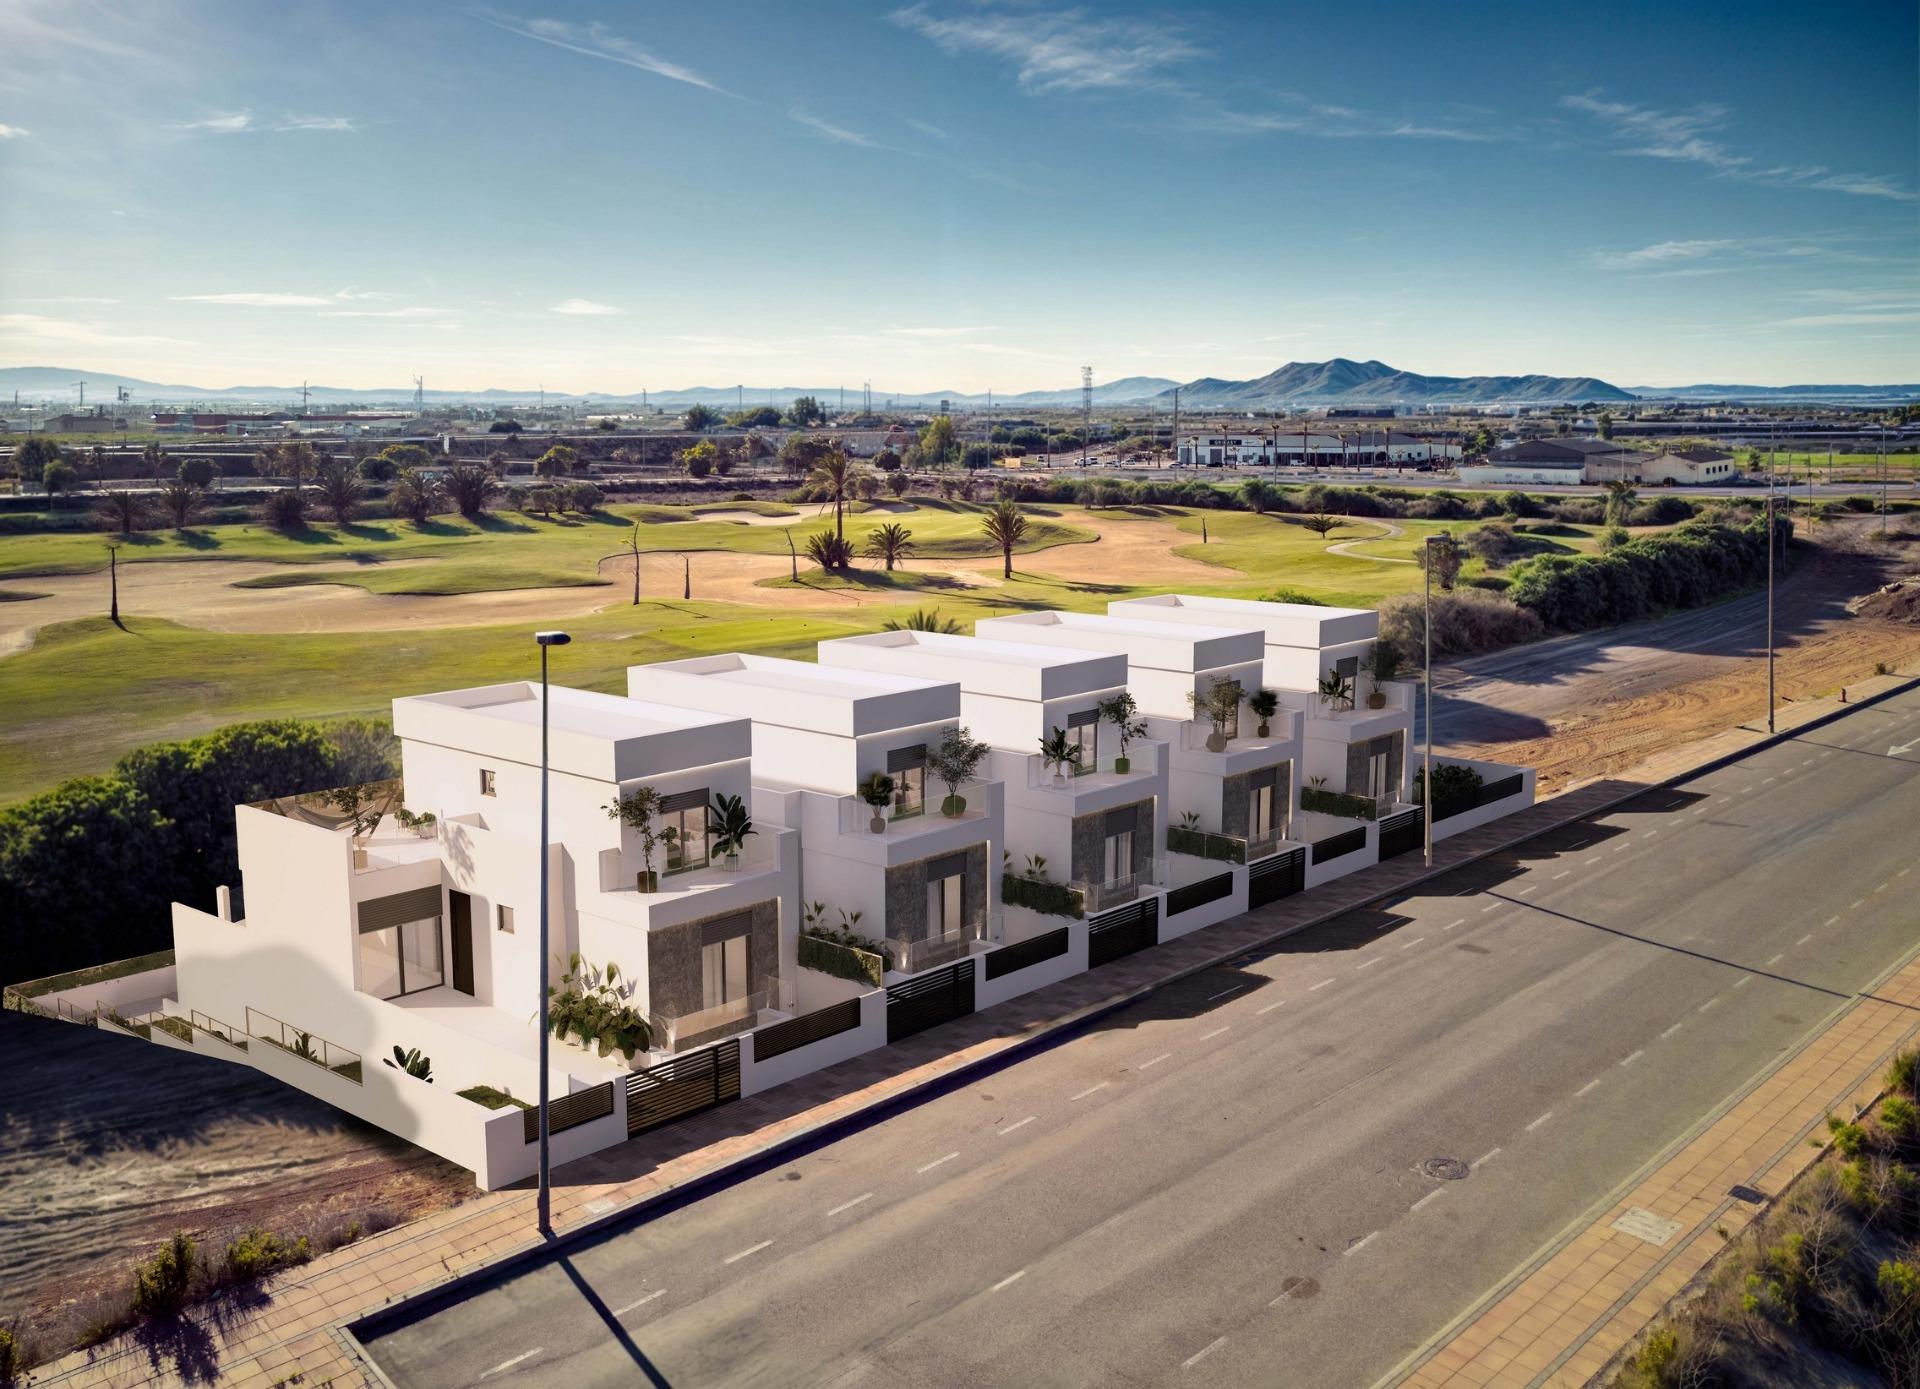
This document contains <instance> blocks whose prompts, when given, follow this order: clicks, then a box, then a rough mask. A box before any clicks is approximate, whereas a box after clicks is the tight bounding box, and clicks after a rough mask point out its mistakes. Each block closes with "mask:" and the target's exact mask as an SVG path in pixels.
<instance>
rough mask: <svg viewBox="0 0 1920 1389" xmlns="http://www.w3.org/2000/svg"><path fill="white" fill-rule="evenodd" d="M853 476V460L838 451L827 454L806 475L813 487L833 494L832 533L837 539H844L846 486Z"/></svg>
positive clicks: (845, 531) (845, 528) (845, 532)
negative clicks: (826, 489)
mask: <svg viewBox="0 0 1920 1389" xmlns="http://www.w3.org/2000/svg"><path fill="white" fill-rule="evenodd" d="M854 475H855V471H854V466H853V460H852V459H850V458H848V457H847V455H846V453H845V452H844V451H842V450H840V449H835V450H833V451H832V452H831V453H829V454H827V455H826V456H825V457H824V458H822V459H821V460H820V461H819V462H818V463H816V464H814V465H813V471H812V472H810V473H808V474H807V481H808V482H809V483H811V484H812V485H813V486H815V487H825V488H828V489H829V490H831V491H832V493H833V533H834V536H835V537H836V538H838V539H845V538H846V534H847V525H846V506H847V484H848V483H850V482H852V481H853V478H854Z"/></svg>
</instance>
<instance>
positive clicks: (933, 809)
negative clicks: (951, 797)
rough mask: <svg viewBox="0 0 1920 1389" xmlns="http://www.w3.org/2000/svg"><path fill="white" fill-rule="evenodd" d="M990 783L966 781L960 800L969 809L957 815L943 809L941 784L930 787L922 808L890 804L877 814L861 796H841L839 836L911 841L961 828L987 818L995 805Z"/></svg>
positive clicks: (961, 789)
mask: <svg viewBox="0 0 1920 1389" xmlns="http://www.w3.org/2000/svg"><path fill="white" fill-rule="evenodd" d="M994 785H995V783H992V782H988V781H967V782H962V783H961V785H960V790H959V793H958V794H959V796H960V799H962V800H963V801H965V802H966V803H967V808H966V809H965V810H963V811H961V812H960V813H959V814H958V815H948V814H947V813H946V812H945V811H944V810H943V809H942V808H941V806H942V803H943V802H944V801H945V800H946V796H947V788H946V786H945V785H943V784H942V783H939V782H934V783H932V784H930V785H929V786H928V787H927V798H926V801H925V803H924V804H923V805H921V806H918V807H915V808H913V809H909V810H903V809H901V808H900V807H899V806H898V805H893V804H889V805H887V806H884V807H883V808H881V809H880V810H879V811H878V812H876V811H875V810H874V808H873V807H872V806H870V805H868V804H867V803H866V802H865V801H863V800H861V799H860V797H858V796H841V797H839V799H838V803H837V804H838V810H839V816H840V833H842V834H853V835H860V836H863V837H865V838H868V839H874V840H886V841H891V840H900V839H912V838H915V837H917V836H919V835H924V834H933V833H936V832H938V831H939V830H941V829H943V828H945V827H946V826H948V825H953V824H962V823H965V822H967V821H970V820H971V821H978V820H984V819H986V818H987V810H988V807H989V806H991V805H992V803H993V787H994ZM876 814H877V816H878V818H879V820H880V822H881V828H880V829H879V830H878V831H875V830H874V828H873V822H874V819H875V818H876Z"/></svg>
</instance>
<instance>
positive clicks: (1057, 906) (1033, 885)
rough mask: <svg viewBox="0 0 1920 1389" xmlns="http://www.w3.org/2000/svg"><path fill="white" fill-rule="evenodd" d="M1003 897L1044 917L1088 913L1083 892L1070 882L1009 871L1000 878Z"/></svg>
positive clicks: (1002, 899)
mask: <svg viewBox="0 0 1920 1389" xmlns="http://www.w3.org/2000/svg"><path fill="white" fill-rule="evenodd" d="M1000 900H1001V901H1002V902H1005V903H1006V904H1007V905H1008V906H1010V907H1025V908H1027V909H1028V910H1029V911H1036V912H1039V913H1040V914H1041V915H1042V916H1071V917H1076V918H1077V917H1081V916H1085V915H1086V904H1085V902H1084V901H1083V899H1082V898H1081V895H1080V893H1079V892H1078V891H1076V890H1075V889H1074V888H1072V887H1069V886H1068V885H1067V884H1066V883H1056V882H1052V881H1049V880H1048V879H1046V878H1032V877H1027V876H1026V875H1024V874H1020V873H1005V874H1002V875H1001V878H1000Z"/></svg>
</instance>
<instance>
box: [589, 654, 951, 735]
mask: <svg viewBox="0 0 1920 1389" xmlns="http://www.w3.org/2000/svg"><path fill="white" fill-rule="evenodd" d="M627 689H628V690H629V692H630V693H631V694H632V695H633V696H634V698H635V700H642V699H646V698H649V697H651V698H653V699H656V700H664V701H667V702H668V703H671V704H675V705H679V706H684V707H687V708H695V709H715V710H723V711H725V712H726V713H728V714H731V715H734V716H737V717H741V718H750V719H752V720H754V721H755V722H756V723H762V724H768V725H772V726H775V727H781V728H798V729H805V730H808V731H811V732H820V733H837V734H840V735H842V736H846V737H857V736H859V735H861V734H865V733H880V732H885V731H888V730H890V729H896V728H913V727H916V726H919V725H921V724H928V723H937V722H940V721H942V720H945V719H953V718H958V717H959V716H960V687H959V686H958V685H956V684H954V683H953V682H952V681H942V680H937V679H926V678H922V677H919V676H915V675H909V674H905V673H894V672H888V671H872V670H843V669H838V668H835V667H831V666H822V665H816V664H815V663H813V662H811V661H794V660H788V659H786V658H785V657H780V656H752V655H747V654H745V653H742V652H726V653H723V654H719V655H713V656H693V657H689V658H687V659H686V660H681V661H660V662H657V663H655V664H653V665H644V666H629V667H627Z"/></svg>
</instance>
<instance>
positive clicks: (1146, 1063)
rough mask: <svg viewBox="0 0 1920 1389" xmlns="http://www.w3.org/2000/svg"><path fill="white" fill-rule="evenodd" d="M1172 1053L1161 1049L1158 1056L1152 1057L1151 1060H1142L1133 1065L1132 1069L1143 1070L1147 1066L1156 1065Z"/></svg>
mask: <svg viewBox="0 0 1920 1389" xmlns="http://www.w3.org/2000/svg"><path fill="white" fill-rule="evenodd" d="M1172 1055H1173V1053H1172V1052H1170V1051H1163V1052H1161V1053H1160V1054H1159V1055H1158V1056H1156V1057H1154V1058H1153V1060H1151V1061H1142V1062H1141V1063H1140V1064H1139V1065H1138V1066H1135V1067H1134V1069H1135V1070H1136V1071H1144V1070H1146V1069H1147V1067H1149V1066H1158V1065H1159V1064H1160V1063H1161V1062H1162V1061H1165V1060H1166V1059H1167V1058H1168V1057H1169V1056H1172Z"/></svg>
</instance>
